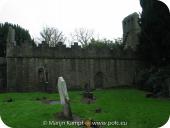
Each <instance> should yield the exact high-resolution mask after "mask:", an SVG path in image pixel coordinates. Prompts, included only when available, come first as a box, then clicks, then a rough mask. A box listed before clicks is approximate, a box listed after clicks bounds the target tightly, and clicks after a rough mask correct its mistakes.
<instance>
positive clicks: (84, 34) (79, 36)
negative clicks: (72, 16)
mask: <svg viewBox="0 0 170 128" xmlns="http://www.w3.org/2000/svg"><path fill="white" fill-rule="evenodd" d="M93 34H94V32H93V31H92V30H88V29H85V28H79V29H75V31H74V33H73V34H71V36H72V40H73V41H77V42H79V43H81V45H82V46H87V45H88V43H89V42H90V40H91V39H92V38H93Z"/></svg>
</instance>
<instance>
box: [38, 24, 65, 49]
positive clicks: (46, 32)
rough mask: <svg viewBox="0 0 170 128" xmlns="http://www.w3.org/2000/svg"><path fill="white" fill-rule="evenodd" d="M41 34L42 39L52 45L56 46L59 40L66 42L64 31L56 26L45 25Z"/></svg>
mask: <svg viewBox="0 0 170 128" xmlns="http://www.w3.org/2000/svg"><path fill="white" fill-rule="evenodd" d="M40 35H41V37H42V40H43V41H45V42H46V43H47V44H48V45H49V46H50V47H55V45H56V44H57V43H58V42H65V40H66V37H65V36H64V34H63V32H62V31H59V30H58V29H57V28H54V27H44V28H43V30H42V32H40Z"/></svg>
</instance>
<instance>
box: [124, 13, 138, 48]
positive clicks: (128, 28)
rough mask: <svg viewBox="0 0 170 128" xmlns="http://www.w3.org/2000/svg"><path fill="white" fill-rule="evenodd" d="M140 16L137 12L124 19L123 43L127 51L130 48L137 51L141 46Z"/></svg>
mask: <svg viewBox="0 0 170 128" xmlns="http://www.w3.org/2000/svg"><path fill="white" fill-rule="evenodd" d="M138 21H139V15H138V14H137V13H136V12H135V13H132V14H130V15H128V16H127V17H125V18H124V20H123V21H122V26H123V42H124V43H125V44H126V45H125V49H127V48H130V49H132V50H134V51H135V50H136V47H137V45H138V44H139V38H138V36H139V33H140V26H139V24H138Z"/></svg>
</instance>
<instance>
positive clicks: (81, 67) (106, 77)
mask: <svg viewBox="0 0 170 128" xmlns="http://www.w3.org/2000/svg"><path fill="white" fill-rule="evenodd" d="M134 21H136V19H134ZM124 22H125V21H124ZM124 22H123V23H124ZM131 27H132V29H130V28H126V25H125V26H124V27H123V29H125V30H124V32H126V31H128V33H131V30H132V31H133V30H134V29H133V27H136V25H132V26H131ZM126 29H128V30H126ZM132 34H133V32H132V33H131V36H132ZM14 35H15V32H14V31H13V30H11V32H10V33H9V39H8V44H7V53H6V58H2V59H1V58H0V68H3V70H4V69H5V71H6V72H5V73H2V72H4V71H2V70H0V77H2V76H4V75H6V82H1V85H0V86H1V88H2V85H3V88H6V89H7V90H9V91H40V90H45V91H55V90H56V85H57V79H58V77H60V76H63V77H64V79H65V80H66V83H67V86H68V88H69V89H81V88H84V85H85V84H87V83H88V84H90V86H91V88H108V87H115V86H125V85H128V86H132V85H133V82H134V80H135V73H136V71H137V68H138V67H139V63H140V61H139V60H138V59H137V58H136V57H135V56H134V54H133V52H130V51H127V50H125V51H120V50H117V51H114V50H112V49H107V48H102V49H95V48H86V49H85V48H81V47H80V46H79V45H78V43H74V45H72V46H71V47H70V48H67V47H66V46H65V45H63V44H62V43H59V44H58V45H57V46H56V47H48V46H46V45H45V44H42V45H41V46H37V47H32V46H31V45H29V43H23V45H21V46H16V43H15V40H14ZM129 41H130V39H129ZM132 41H133V40H132ZM132 44H133V43H132ZM4 59H5V60H4ZM1 79H2V78H1ZM3 79H5V78H3ZM2 83H3V84H2Z"/></svg>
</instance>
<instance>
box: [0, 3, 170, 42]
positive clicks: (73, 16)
mask: <svg viewBox="0 0 170 128" xmlns="http://www.w3.org/2000/svg"><path fill="white" fill-rule="evenodd" d="M162 1H163V2H165V3H166V4H167V5H168V7H170V0H162ZM133 12H141V7H140V4H139V0H0V22H1V23H4V22H10V23H14V24H19V25H20V26H22V27H24V28H26V29H28V30H29V32H30V34H31V35H32V37H34V38H36V37H39V36H40V35H39V33H40V31H41V30H42V28H43V27H44V26H46V25H47V26H50V27H57V28H58V29H59V30H61V31H63V32H64V33H65V34H66V35H69V34H70V33H71V32H73V31H74V29H75V28H80V27H84V28H87V29H92V30H94V31H95V33H96V34H97V35H98V36H99V37H101V38H104V37H105V38H108V39H113V38H117V37H122V20H123V18H124V17H126V16H127V15H129V14H131V13H133Z"/></svg>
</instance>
